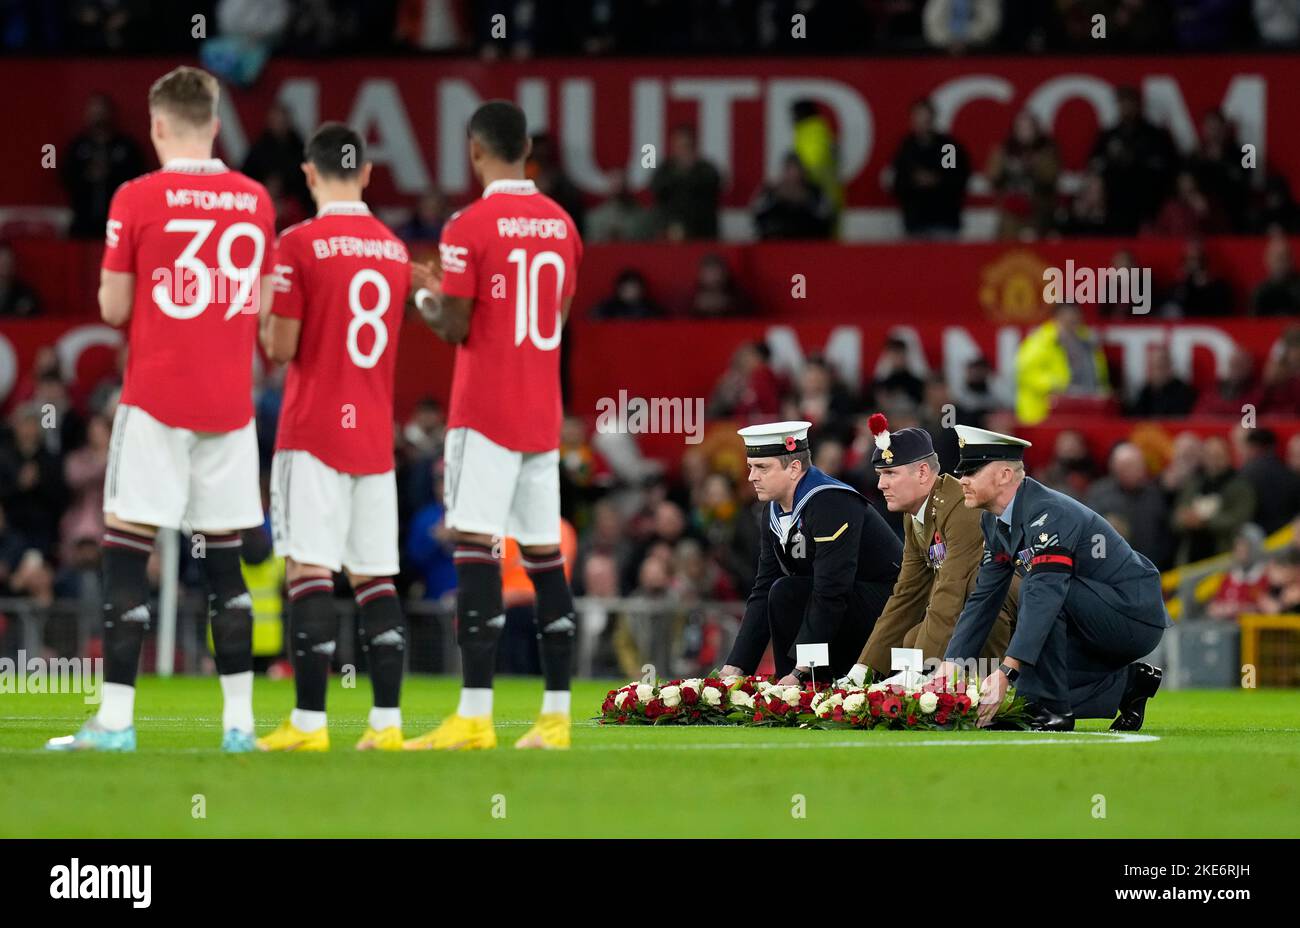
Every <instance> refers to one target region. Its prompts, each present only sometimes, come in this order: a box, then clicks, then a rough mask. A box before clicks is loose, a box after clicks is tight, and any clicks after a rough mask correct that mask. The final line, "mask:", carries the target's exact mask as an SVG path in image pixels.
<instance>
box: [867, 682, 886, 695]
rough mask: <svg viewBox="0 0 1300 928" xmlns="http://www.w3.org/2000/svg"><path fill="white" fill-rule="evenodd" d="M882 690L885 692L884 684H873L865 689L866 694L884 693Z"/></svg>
mask: <svg viewBox="0 0 1300 928" xmlns="http://www.w3.org/2000/svg"><path fill="white" fill-rule="evenodd" d="M884 690H885V684H884V683H873V684H871V685H870V686H869V687H867V692H868V693H882V692H884Z"/></svg>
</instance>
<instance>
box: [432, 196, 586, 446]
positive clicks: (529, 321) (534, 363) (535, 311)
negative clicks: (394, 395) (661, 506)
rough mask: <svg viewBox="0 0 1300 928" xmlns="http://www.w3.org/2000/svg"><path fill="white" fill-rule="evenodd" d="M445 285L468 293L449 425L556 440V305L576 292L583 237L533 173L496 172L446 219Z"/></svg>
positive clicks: (512, 439)
mask: <svg viewBox="0 0 1300 928" xmlns="http://www.w3.org/2000/svg"><path fill="white" fill-rule="evenodd" d="M438 251H439V258H440V260H441V263H442V292H443V293H445V294H447V295H448V296H456V297H467V298H471V299H473V300H474V309H473V313H472V314H471V316H470V320H469V336H468V337H467V338H466V339H465V342H464V343H463V344H461V345H459V346H457V348H456V371H455V374H454V375H453V376H452V383H451V408H450V411H449V413H448V416H447V427H448V428H460V427H467V428H471V429H474V430H475V431H476V432H479V433H481V434H483V435H485V436H487V437H488V438H489V439H491V440H492V441H494V442H496V443H497V444H498V445H502V446H504V447H506V448H510V449H512V450H514V451H524V452H536V451H550V450H552V449H554V448H557V447H559V444H560V415H561V401H560V337H561V334H562V331H563V328H562V325H561V319H560V311H561V309H562V304H563V301H564V300H565V299H566V298H568V297H571V296H573V293H574V290H575V287H576V283H577V277H578V265H579V263H580V262H581V260H582V240H581V239H580V238H579V237H578V229H577V227H576V226H575V225H574V224H573V220H572V219H571V218H569V214H568V213H566V212H565V211H564V210H563V209H562V208H561V207H560V205H559V204H558V203H556V202H555V201H554V200H552V199H551V198H550V197H548V196H546V195H544V194H541V193H538V192H537V188H536V187H535V186H534V185H533V182H532V181H527V180H499V181H495V182H493V183H491V184H489V185H488V186H487V189H486V190H484V191H483V196H482V197H481V198H480V199H479V200H478V201H476V202H474V203H471V204H470V205H469V206H467V207H465V208H464V209H463V210H461V211H460V212H459V213H457V214H455V215H454V216H452V217H451V219H449V220H448V221H447V224H446V225H445V226H443V229H442V240H441V241H440V242H439V244H438Z"/></svg>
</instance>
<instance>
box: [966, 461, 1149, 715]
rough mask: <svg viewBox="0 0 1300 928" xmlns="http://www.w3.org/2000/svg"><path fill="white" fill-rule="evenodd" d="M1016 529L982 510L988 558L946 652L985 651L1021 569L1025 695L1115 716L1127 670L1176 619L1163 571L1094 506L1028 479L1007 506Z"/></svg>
mask: <svg viewBox="0 0 1300 928" xmlns="http://www.w3.org/2000/svg"><path fill="white" fill-rule="evenodd" d="M1003 515H1004V516H1009V519H1010V525H1009V526H1008V525H1007V524H1006V523H1005V522H1004V521H1002V519H999V518H998V517H997V516H994V515H993V514H992V513H991V512H985V513H983V514H982V518H981V520H980V525H981V528H982V529H983V531H984V558H983V561H982V563H981V565H980V570H979V575H978V578H977V580H976V584H975V589H974V591H972V592H971V594H970V596H969V597H967V599H966V605H965V607H963V609H962V612H961V616H960V617H959V618H958V619H957V626H956V628H955V629H954V630H953V635H952V639H951V640H950V641H949V642H948V648H947V650H946V651H945V655H944V656H945V657H947V658H949V659H952V660H962V659H966V658H973V657H978V656H979V653H980V650H981V648H982V647H983V645H984V640H985V638H987V637H988V634H989V630H990V629H991V628H992V627H993V623H994V622H995V621H996V620H997V617H998V612H999V610H1000V609H1001V608H1002V602H1003V600H1004V599H1006V595H1007V588H1008V587H1009V586H1010V585H1011V578H1012V576H1013V575H1016V574H1018V575H1019V576H1020V577H1021V578H1022V579H1021V583H1020V608H1019V611H1018V614H1017V621H1016V631H1015V634H1013V635H1012V636H1011V643H1010V644H1009V645H1008V646H1007V654H1006V656H1008V657H1014V658H1016V659H1017V660H1019V661H1020V662H1021V665H1022V669H1021V673H1020V679H1019V680H1018V681H1017V683H1016V689H1017V691H1018V692H1019V693H1020V694H1021V695H1023V696H1025V697H1026V698H1027V699H1029V700H1030V701H1032V702H1036V703H1038V704H1039V705H1041V706H1043V707H1045V708H1047V709H1050V710H1052V711H1053V712H1057V713H1067V712H1073V713H1074V716H1075V718H1112V717H1114V715H1115V713H1116V712H1117V711H1118V709H1119V702H1120V698H1121V697H1122V696H1123V695H1124V688H1125V686H1126V684H1127V682H1128V673H1127V671H1128V666H1129V665H1130V664H1132V663H1133V662H1134V661H1136V660H1138V659H1139V658H1142V657H1144V656H1146V655H1147V654H1150V653H1151V651H1153V650H1154V649H1155V647H1156V645H1157V644H1159V643H1160V638H1161V636H1162V635H1163V634H1164V630H1165V629H1166V628H1168V627H1169V626H1170V625H1172V624H1173V623H1172V622H1170V620H1169V614H1168V612H1166V610H1165V603H1164V597H1163V595H1162V594H1161V590H1160V573H1159V571H1157V570H1156V568H1155V566H1154V565H1153V564H1152V563H1151V562H1150V561H1149V560H1147V559H1146V558H1145V557H1144V556H1143V555H1141V554H1139V553H1137V552H1136V551H1134V550H1133V549H1132V548H1131V547H1130V546H1129V543H1128V542H1127V541H1125V540H1124V539H1123V537H1122V536H1121V535H1120V534H1119V532H1117V531H1115V529H1114V527H1113V526H1111V524H1110V523H1109V522H1107V521H1106V520H1105V519H1103V518H1102V517H1101V516H1099V515H1098V514H1097V513H1095V512H1093V511H1092V510H1091V509H1089V508H1088V507H1087V506H1084V505H1083V504H1082V503H1079V502H1077V501H1076V500H1073V499H1071V498H1070V497H1068V496H1066V495H1065V494H1063V493H1058V492H1056V491H1055V490H1052V489H1049V488H1047V487H1045V486H1043V485H1042V484H1041V483H1039V482H1038V481H1036V480H1033V479H1032V478H1029V477H1026V478H1025V479H1024V481H1023V483H1022V484H1021V486H1020V489H1019V490H1017V491H1016V495H1015V498H1014V499H1013V501H1012V503H1011V505H1010V506H1008V507H1007V513H1004V514H1003Z"/></svg>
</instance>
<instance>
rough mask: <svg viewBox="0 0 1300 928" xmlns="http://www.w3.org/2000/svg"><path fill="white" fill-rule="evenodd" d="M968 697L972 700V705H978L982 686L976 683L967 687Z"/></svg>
mask: <svg viewBox="0 0 1300 928" xmlns="http://www.w3.org/2000/svg"><path fill="white" fill-rule="evenodd" d="M966 698H967V699H969V700H970V701H971V704H972V705H978V704H979V701H980V688H979V687H978V686H976V685H975V684H974V683H972V684H971V685H970V686H968V687H966Z"/></svg>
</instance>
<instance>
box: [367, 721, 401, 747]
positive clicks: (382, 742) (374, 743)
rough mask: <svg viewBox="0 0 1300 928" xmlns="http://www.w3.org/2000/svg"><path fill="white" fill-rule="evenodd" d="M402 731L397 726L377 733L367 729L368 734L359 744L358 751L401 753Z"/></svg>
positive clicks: (391, 726)
mask: <svg viewBox="0 0 1300 928" xmlns="http://www.w3.org/2000/svg"><path fill="white" fill-rule="evenodd" d="M402 744H403V742H402V730H401V729H400V728H398V727H397V726H396V725H390V726H389V727H387V728H385V729H382V730H381V731H375V730H374V729H373V728H370V727H367V728H366V733H365V734H364V735H362V736H361V740H360V741H358V742H357V750H358V751H400V750H402Z"/></svg>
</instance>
